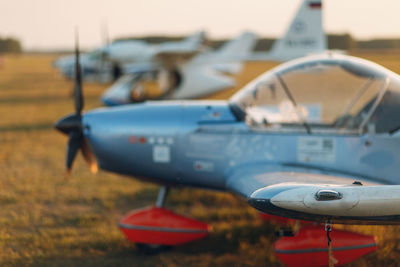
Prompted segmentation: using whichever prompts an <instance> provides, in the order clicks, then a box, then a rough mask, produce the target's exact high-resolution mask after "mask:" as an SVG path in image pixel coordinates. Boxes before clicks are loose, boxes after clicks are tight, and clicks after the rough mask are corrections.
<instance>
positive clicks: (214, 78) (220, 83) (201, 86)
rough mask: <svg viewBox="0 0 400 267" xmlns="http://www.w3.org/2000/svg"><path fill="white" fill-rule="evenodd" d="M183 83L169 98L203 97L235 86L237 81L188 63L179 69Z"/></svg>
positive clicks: (202, 66)
mask: <svg viewBox="0 0 400 267" xmlns="http://www.w3.org/2000/svg"><path fill="white" fill-rule="evenodd" d="M179 70H180V73H181V76H182V79H181V80H182V81H181V82H180V84H179V85H178V86H177V88H176V89H174V90H173V91H172V93H171V95H170V96H169V97H170V98H172V99H188V98H199V97H203V96H206V95H209V94H212V93H215V92H218V91H221V90H223V89H227V88H229V87H232V86H234V85H235V80H234V79H233V78H231V77H228V76H224V75H222V74H220V73H219V72H217V71H216V70H214V69H213V68H211V67H210V66H205V65H198V64H194V63H192V62H188V63H187V64H184V65H182V66H180V68H179Z"/></svg>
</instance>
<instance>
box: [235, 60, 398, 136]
mask: <svg viewBox="0 0 400 267" xmlns="http://www.w3.org/2000/svg"><path fill="white" fill-rule="evenodd" d="M230 104H231V106H232V107H233V110H235V111H236V112H237V113H238V114H239V116H241V117H244V118H246V120H247V121H249V122H250V123H251V124H253V125H254V124H255V125H258V126H260V125H263V126H265V127H268V126H271V125H272V126H273V125H277V124H280V125H282V124H299V125H305V127H306V128H307V127H310V128H311V130H312V128H313V127H325V128H326V127H331V128H336V129H341V130H343V131H345V130H347V131H352V132H358V133H363V132H366V131H369V132H375V133H382V132H394V131H397V130H398V129H399V128H400V77H399V75H397V74H396V73H393V72H391V71H389V70H388V69H386V68H384V67H382V66H380V65H377V64H375V63H373V62H370V61H367V60H363V59H360V58H356V57H351V56H346V55H336V54H324V55H318V56H309V57H305V58H301V59H297V60H293V61H289V62H287V63H285V64H282V65H280V66H278V67H276V68H274V69H272V70H270V71H267V72H266V73H264V74H263V75H261V76H260V77H259V78H257V79H256V80H254V81H253V82H251V83H249V84H248V85H247V86H245V87H244V88H243V89H242V90H240V91H239V92H238V93H236V94H235V95H234V96H233V97H232V98H231V99H230Z"/></svg>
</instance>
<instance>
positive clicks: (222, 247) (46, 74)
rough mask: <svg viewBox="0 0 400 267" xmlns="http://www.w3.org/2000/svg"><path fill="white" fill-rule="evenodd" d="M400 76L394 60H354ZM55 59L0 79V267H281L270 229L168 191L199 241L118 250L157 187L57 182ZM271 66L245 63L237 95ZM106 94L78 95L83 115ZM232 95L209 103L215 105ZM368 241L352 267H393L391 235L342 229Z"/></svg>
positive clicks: (96, 180)
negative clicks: (125, 227) (121, 224)
mask: <svg viewBox="0 0 400 267" xmlns="http://www.w3.org/2000/svg"><path fill="white" fill-rule="evenodd" d="M361 55H362V56H365V57H367V58H371V59H374V60H376V61H377V62H379V63H381V64H383V65H385V66H388V67H393V68H392V69H394V70H395V71H396V68H397V71H399V70H400V64H399V63H400V54H396V55H390V54H388V55H385V54H365V55H364V54H361ZM53 59H54V56H44V55H41V56H35V55H22V56H7V58H6V64H5V66H4V67H3V69H0V118H1V119H0V206H1V209H0V265H1V266H8V265H34V266H36V265H38V266H54V265H56V266H70V265H85V266H87V265H89V266H107V265H112V266H114V265H117V266H118V265H124V266H126V265H132V266H165V265H169V266H186V265H191V266H215V265H218V266H232V265H234V266H237V265H244V266H260V265H261V266H262V265H267V266H280V263H279V262H278V261H277V259H276V258H275V257H274V255H273V242H274V240H275V237H274V235H273V233H274V231H275V230H276V227H275V226H272V225H269V224H265V223H262V222H261V221H260V220H259V219H258V217H257V213H256V212H255V211H254V210H253V209H252V208H249V207H248V206H247V204H246V203H245V202H244V201H243V200H242V199H239V198H236V197H234V196H232V195H229V194H223V193H216V192H207V191H201V190H193V189H174V190H173V192H172V194H171V196H170V198H169V199H168V201H167V206H168V207H170V208H171V209H173V210H175V211H177V212H179V213H181V214H186V215H189V216H192V217H195V218H198V219H200V220H203V221H206V222H208V223H210V224H211V225H212V226H213V227H214V229H213V232H212V234H211V235H210V236H209V237H208V238H206V239H204V240H201V241H198V242H194V243H192V244H188V245H186V246H184V247H177V248H174V249H173V250H170V251H167V252H165V253H162V254H159V255H153V256H146V255H142V254H140V253H139V252H138V251H137V250H136V249H135V247H134V246H132V244H130V243H129V242H128V241H126V240H125V239H124V237H123V235H122V234H121V232H120V231H119V229H118V227H117V222H118V221H119V219H120V218H121V217H122V215H123V214H126V213H127V212H128V211H129V210H130V209H133V208H137V207H142V206H146V205H150V204H152V203H153V202H154V199H155V197H156V194H157V186H155V185H151V184H146V183H141V182H139V181H136V180H133V179H129V178H126V177H120V176H117V175H113V174H110V173H105V172H100V173H99V174H98V175H92V174H90V172H89V170H88V168H87V166H85V164H84V162H83V160H82V159H81V158H78V160H77V161H76V162H75V166H74V171H73V176H72V179H71V180H70V181H64V179H63V172H64V166H63V164H64V155H65V154H64V153H65V146H66V138H65V136H62V135H60V134H58V133H56V132H55V131H54V130H53V128H52V125H53V123H54V122H55V121H56V120H57V119H58V118H59V117H60V116H62V115H65V114H66V113H69V112H71V111H72V109H73V104H72V99H71V98H70V97H69V95H70V90H71V87H72V85H71V83H70V82H68V81H65V80H64V79H63V78H61V77H60V76H59V75H58V74H57V73H56V72H55V71H54V70H53V69H52V67H51V61H52V60H53ZM275 65H276V64H275V63H249V64H247V66H246V69H245V71H244V72H243V73H242V74H241V75H240V76H239V77H238V84H239V86H242V85H243V84H244V83H246V82H248V81H249V80H250V79H251V78H253V77H254V76H257V75H258V74H260V73H262V72H264V71H266V70H267V69H268V68H271V67H272V66H275ZM106 86H107V85H102V86H100V85H85V95H86V108H87V109H89V108H92V107H95V106H99V105H100V103H99V95H100V94H101V92H102V91H103V90H104V89H105V88H106ZM235 90H236V88H232V89H230V90H227V91H224V92H222V93H219V94H216V95H214V96H213V98H216V99H224V98H227V97H228V96H230V95H231V94H233V92H235ZM348 228H351V229H353V230H356V231H360V232H365V233H368V234H375V235H376V236H377V237H378V239H379V241H380V249H379V251H378V253H374V254H371V255H369V256H368V257H365V258H363V259H361V260H359V261H357V262H356V263H354V264H353V265H354V266H370V265H372V264H379V265H385V266H390V265H392V266H395V265H396V264H397V258H398V257H399V256H400V242H399V241H400V236H399V235H398V234H396V231H397V230H398V229H399V228H398V227H377V226H368V227H348Z"/></svg>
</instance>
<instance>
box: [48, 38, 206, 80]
mask: <svg viewBox="0 0 400 267" xmlns="http://www.w3.org/2000/svg"><path fill="white" fill-rule="evenodd" d="M204 41H205V33H204V32H203V31H200V32H197V33H195V34H193V35H191V36H189V37H187V38H185V39H184V40H182V41H177V42H165V43H161V44H158V45H151V44H147V43H146V42H144V41H140V40H120V41H115V42H112V43H111V44H106V45H105V46H102V47H100V48H98V49H96V50H94V51H92V52H88V53H84V54H83V55H82V60H81V62H82V68H81V70H82V78H83V80H84V81H91V82H111V81H115V80H116V79H118V78H119V77H120V76H121V75H122V74H124V73H125V67H126V65H127V64H130V65H129V67H133V66H136V67H137V68H138V69H140V68H145V69H148V68H153V67H154V64H157V61H156V58H157V56H158V55H162V54H164V53H165V54H170V53H171V54H174V53H179V54H180V55H183V56H184V55H189V56H190V55H193V54H196V53H198V52H199V50H200V49H201V46H202V44H203V43H204ZM54 66H55V67H56V68H58V69H60V71H61V73H62V74H63V75H64V76H65V77H67V78H69V79H74V78H75V57H74V56H73V55H68V56H64V57H61V58H60V59H58V60H56V61H55V62H54Z"/></svg>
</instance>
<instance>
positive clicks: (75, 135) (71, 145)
mask: <svg viewBox="0 0 400 267" xmlns="http://www.w3.org/2000/svg"><path fill="white" fill-rule="evenodd" d="M82 141H83V135H82V133H81V132H79V131H73V132H71V133H70V134H69V137H68V146H67V158H66V162H65V165H66V167H67V170H66V174H65V178H66V179H69V177H70V174H71V169H72V164H73V163H74V159H75V157H76V154H77V153H78V150H79V149H80V148H81V146H82Z"/></svg>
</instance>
